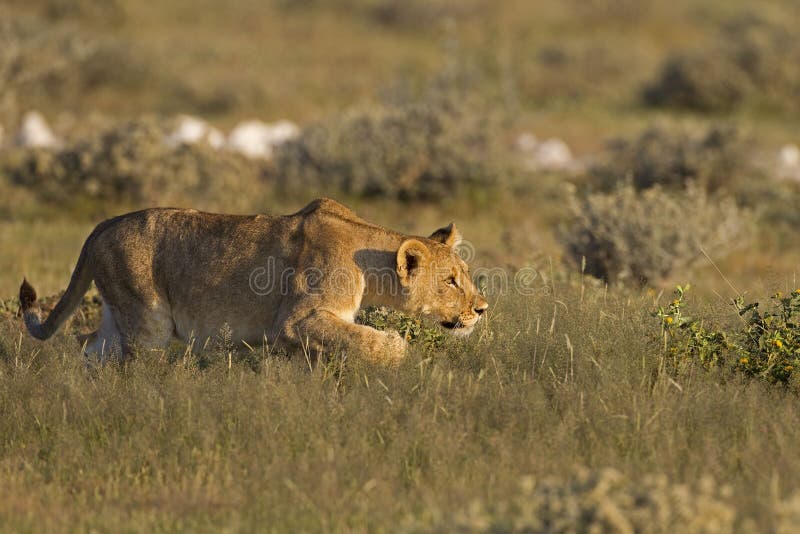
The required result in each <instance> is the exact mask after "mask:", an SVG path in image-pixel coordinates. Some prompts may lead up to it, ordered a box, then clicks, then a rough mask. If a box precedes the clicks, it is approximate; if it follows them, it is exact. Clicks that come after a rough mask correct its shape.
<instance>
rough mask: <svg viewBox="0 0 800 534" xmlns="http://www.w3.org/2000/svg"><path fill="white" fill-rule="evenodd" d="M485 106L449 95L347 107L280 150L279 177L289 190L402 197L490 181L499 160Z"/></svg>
mask: <svg viewBox="0 0 800 534" xmlns="http://www.w3.org/2000/svg"><path fill="white" fill-rule="evenodd" d="M485 110H486V108H483V107H481V106H476V105H473V104H472V101H470V100H469V99H464V98H461V97H453V96H452V95H450V94H437V95H434V96H431V97H428V98H426V99H423V100H411V101H409V100H405V101H401V102H396V103H391V104H383V105H377V106H372V107H361V108H355V109H351V110H349V111H346V112H344V113H342V114H341V115H337V116H334V117H332V118H329V119H327V120H324V121H322V122H318V123H316V124H313V125H311V126H309V127H307V128H305V129H304V130H303V132H302V133H301V135H300V136H299V138H297V139H296V140H294V141H291V142H289V143H286V144H284V145H282V146H281V147H280V148H278V149H277V151H276V156H275V171H276V177H277V180H278V181H279V183H281V184H282V185H283V187H284V188H287V189H301V190H307V189H308V188H312V189H322V190H330V189H331V188H333V189H334V190H337V191H341V192H344V193H347V194H354V195H363V196H389V197H394V198H399V199H404V200H410V199H427V200H431V199H440V198H444V197H446V196H450V195H453V194H455V193H457V192H459V191H460V190H462V189H463V188H464V187H465V186H488V185H491V184H493V183H496V182H497V181H498V179H499V177H500V175H501V174H502V171H501V162H502V161H503V160H504V158H502V154H501V150H502V148H501V147H500V145H499V141H498V140H497V137H498V136H497V135H495V131H496V128H495V126H496V121H495V119H494V118H493V117H492V115H491V114H490V113H488V112H486V111H485Z"/></svg>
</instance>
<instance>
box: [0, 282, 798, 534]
mask: <svg viewBox="0 0 800 534" xmlns="http://www.w3.org/2000/svg"><path fill="white" fill-rule="evenodd" d="M541 289H542V291H540V292H539V293H538V294H537V295H534V296H531V297H521V296H505V297H500V298H496V299H494V302H493V305H494V309H493V311H492V314H491V315H489V316H488V320H487V322H486V323H485V324H484V325H483V326H481V328H479V329H478V330H477V331H476V332H475V334H474V335H473V336H472V338H470V339H469V340H468V341H465V342H461V341H455V340H450V341H448V342H447V343H446V345H445V346H444V347H443V348H442V349H440V350H436V351H433V352H424V351H422V350H421V349H419V348H417V349H416V350H415V351H414V352H413V353H412V354H411V355H410V356H409V358H408V359H407V361H406V362H405V363H403V364H402V365H401V366H400V368H399V369H397V370H387V369H381V368H376V367H372V366H369V365H366V364H364V363H363V362H357V361H352V360H345V361H342V360H341V358H338V357H336V356H334V357H332V359H331V360H330V361H329V362H328V363H327V364H323V365H320V366H318V367H316V368H315V369H314V370H313V371H309V370H308V369H307V368H306V366H305V363H304V362H299V361H292V360H286V359H282V358H278V357H275V356H269V355H268V354H266V353H265V352H263V349H256V353H254V354H251V355H247V357H246V358H245V357H242V356H241V355H239V356H236V355H234V356H233V357H231V358H230V359H228V357H227V355H226V354H223V353H219V354H216V353H215V354H212V356H211V357H210V365H209V366H207V367H206V368H204V369H201V368H200V367H199V366H198V361H197V358H196V357H195V356H191V355H187V354H185V353H184V352H183V351H182V349H181V348H180V347H175V348H173V350H171V351H170V352H166V353H162V352H155V353H148V354H140V355H139V356H138V358H137V359H136V360H133V361H130V362H128V363H126V364H125V365H119V364H109V365H106V366H102V367H92V368H91V369H87V368H85V366H84V364H83V362H82V360H81V358H80V357H79V356H78V352H79V351H78V348H77V346H76V344H75V342H74V341H72V340H71V339H69V337H68V336H66V335H65V334H59V335H57V337H56V338H55V339H54V340H52V341H50V342H47V343H44V344H42V343H38V342H35V341H32V340H31V339H30V338H28V337H26V336H24V335H23V336H21V335H20V326H19V323H18V321H17V320H14V319H13V318H6V319H5V320H4V322H3V323H2V326H0V328H2V336H0V406H2V412H3V416H2V417H1V418H0V436H2V437H1V438H0V477H2V479H3V484H2V485H0V526H2V527H3V528H4V530H28V529H36V530H40V529H50V528H54V529H56V530H72V529H80V530H118V529H124V530H130V531H151V530H153V529H155V530H174V529H191V530H215V529H218V528H222V527H225V528H229V529H234V530H253V529H264V528H267V529H268V530H273V531H297V530H298V529H299V530H304V531H309V530H312V531H320V530H322V531H353V530H355V531H367V530H369V531H396V530H398V529H405V530H438V529H442V528H445V529H449V527H452V526H453V525H454V524H455V523H456V522H460V523H462V524H466V525H467V526H471V528H478V527H479V526H480V522H476V523H474V524H471V523H470V521H478V519H475V518H474V517H473V518H472V519H465V517H467V516H469V513H468V512H469V510H470V505H471V503H474V502H477V503H480V505H481V506H482V507H483V509H485V510H487V511H486V512H485V517H484V518H483V520H488V521H489V522H490V523H492V522H494V523H497V524H500V525H502V524H506V523H507V522H508V521H510V520H511V519H513V517H514V513H515V512H514V511H513V510H514V509H513V508H511V509H509V508H508V507H507V503H509V502H518V501H519V500H522V501H524V500H525V499H524V494H522V493H520V492H521V491H522V490H521V489H520V483H521V481H522V482H524V480H526V479H524V477H525V476H532V477H534V480H536V481H541V480H544V479H545V477H548V476H552V477H555V478H556V480H560V481H565V480H567V479H568V478H569V477H570V476H571V475H572V474H574V473H575V472H576V469H577V468H578V467H585V468H588V469H589V470H591V471H594V472H599V471H600V470H602V469H605V468H614V469H616V470H618V471H620V472H622V473H625V475H626V477H628V480H629V482H628V484H630V485H629V486H626V487H628V490H629V491H634V492H635V491H637V490H636V489H635V488H637V487H638V484H640V483H641V481H643V480H645V479H646V478H647V477H648V476H649V475H651V474H659V475H662V476H665V477H666V480H667V481H668V484H669V486H670V487H678V486H677V485H680V484H687V485H688V487H690V488H695V487H697V484H698V483H699V481H700V479H701V478H702V477H703V476H708V477H711V478H712V479H713V480H715V481H716V483H717V484H718V485H719V486H726V487H728V488H729V490H730V494H728V493H727V492H726V491H723V490H720V493H719V495H716V498H717V499H719V501H720V503H721V506H723V508H724V510H727V511H728V512H731V511H732V512H734V513H735V516H736V525H737V527H738V529H741V528H744V527H747V526H748V525H750V527H753V526H755V527H757V529H758V530H760V531H764V530H768V529H770V528H774V527H775V526H776V522H777V521H778V517H777V516H776V515H775V507H776V506H777V505H779V504H780V501H781V499H784V498H785V497H786V496H789V495H791V494H792V493H793V492H794V491H796V490H798V489H800V484H798V482H797V481H798V480H800V460H798V459H797V455H796V454H794V448H795V447H794V444H795V443H797V440H798V439H800V435H798V432H800V431H799V430H798V428H800V420H798V417H799V416H798V413H800V401H798V398H797V396H796V394H795V393H792V392H789V391H787V390H785V389H783V388H781V387H769V386H767V385H765V384H763V383H761V382H759V381H752V382H750V381H747V380H744V379H742V378H741V377H738V376H735V375H731V376H726V375H722V374H717V373H713V372H712V373H709V372H705V371H703V370H702V369H701V368H700V367H697V368H694V369H691V370H689V371H687V372H686V373H685V374H681V375H674V374H670V373H668V372H666V371H664V365H663V364H664V352H663V345H662V341H661V339H660V325H659V321H658V320H657V319H655V318H652V317H650V316H649V312H650V311H651V310H652V309H653V307H654V301H653V298H652V297H648V296H645V295H642V296H639V295H637V294H630V295H615V294H613V293H612V294H608V293H607V292H605V291H603V290H599V289H597V290H595V289H591V288H584V289H581V288H580V287H579V286H570V285H564V284H562V285H556V286H555V287H550V288H548V291H544V289H545V288H541ZM548 293H549V294H548ZM245 360H247V361H248V362H252V361H258V363H259V365H258V366H257V367H258V368H259V370H258V371H253V370H252V366H251V363H246V362H245ZM598 491H600V490H598ZM571 492H572V493H570V491H567V492H566V494H565V496H564V497H563V499H567V498H569V497H570V496H577V497H580V498H583V499H584V500H585V502H583V505H584V506H588V507H589V508H590V509H596V508H597V506H599V504H597V503H595V505H592V502H593V501H591V499H590V498H589V497H586V496H585V495H584V496H582V497H581V495H580V492H581V490H580V487H579V486H578V489H573V490H571ZM587 499H588V500H587ZM609 499H611V500H610V501H609V502H611V503H614V502H615V501H614V499H613V498H609ZM565 502H566V501H565ZM504 503H506V504H504ZM615 504H616V505H618V506H624V502H622V501H620V502H615ZM503 506H506V508H503ZM593 506H594V508H592V507H593ZM503 510H505V512H503ZM595 511H596V510H595ZM555 515H558V514H555ZM469 517H472V516H469ZM482 517H483V516H482ZM693 517H694V519H695V521H697V522H698V523H699V524H701V525H702V524H704V523H703V522H704V521H706V519H703V517H704V516H703V513H702V511H698V512H697V514H696V516H693ZM487 518H488V519H487ZM465 521H466V523H464V522H465ZM670 522H674V523H670ZM575 524H580V523H575ZM680 525H685V524H683V523H680V518H679V514H678V513H677V512H676V511H675V510H672V512H670V513H668V514H667V517H665V518H662V522H661V523H659V524H655V525H651V527H652V528H654V529H655V531H663V532H669V531H670V530H671V529H672V528H678V526H680ZM401 527H402V528H401ZM479 530H480V529H479Z"/></svg>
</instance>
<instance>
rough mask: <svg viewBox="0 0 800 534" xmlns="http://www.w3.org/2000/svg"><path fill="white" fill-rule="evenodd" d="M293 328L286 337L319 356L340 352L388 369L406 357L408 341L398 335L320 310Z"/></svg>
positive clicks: (291, 326)
mask: <svg viewBox="0 0 800 534" xmlns="http://www.w3.org/2000/svg"><path fill="white" fill-rule="evenodd" d="M289 324H290V326H287V328H286V330H287V331H285V332H284V336H285V337H286V338H287V339H288V340H289V341H291V342H293V343H294V344H299V345H301V346H302V347H303V348H304V349H305V350H310V351H312V352H313V353H314V355H315V356H319V355H320V354H322V353H324V352H325V351H328V352H330V351H331V350H335V349H336V348H340V349H344V350H346V351H352V352H355V353H358V354H359V356H361V357H363V358H365V359H367V360H369V361H373V362H377V363H381V364H384V365H397V364H398V363H399V362H400V361H401V360H402V359H403V357H404V356H405V352H406V341H405V340H404V339H403V338H402V336H400V334H398V333H397V332H394V331H391V332H381V331H380V330H375V329H374V328H370V327H369V326H364V325H358V324H354V323H351V322H348V321H346V320H344V319H342V318H341V317H339V316H338V315H336V314H334V313H332V312H329V311H327V310H316V311H314V312H312V313H311V314H310V315H308V316H306V317H305V318H303V319H302V320H299V321H297V322H290V323H289Z"/></svg>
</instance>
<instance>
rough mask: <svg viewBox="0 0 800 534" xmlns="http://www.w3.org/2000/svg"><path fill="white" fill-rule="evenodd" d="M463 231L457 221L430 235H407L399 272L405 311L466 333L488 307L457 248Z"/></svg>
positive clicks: (449, 328)
mask: <svg viewBox="0 0 800 534" xmlns="http://www.w3.org/2000/svg"><path fill="white" fill-rule="evenodd" d="M460 242H461V234H460V233H459V232H458V230H457V229H456V227H455V225H454V224H452V223H451V224H450V225H448V226H447V227H445V228H440V229H439V230H436V231H435V232H434V233H433V234H431V235H430V237H428V238H427V239H416V238H411V239H406V240H405V241H404V242H403V243H402V244H401V245H400V248H398V250H397V275H398V277H399V279H400V284H401V286H402V290H403V296H404V299H403V300H404V304H405V306H404V308H405V310H404V311H406V312H409V313H416V314H421V315H423V316H427V317H430V318H432V319H433V320H435V321H437V322H438V323H439V324H440V325H442V326H443V327H445V328H447V329H448V330H450V331H451V332H452V333H453V334H455V335H459V336H467V335H469V334H470V333H471V332H472V329H473V328H474V327H475V324H476V323H477V322H478V321H479V320H480V318H481V315H482V314H483V312H485V311H486V309H487V308H488V307H489V304H488V303H487V302H486V299H484V298H483V297H482V296H481V295H480V293H479V292H478V289H477V288H476V287H475V284H473V283H472V279H471V278H470V275H469V267H467V264H466V263H465V262H464V260H462V259H461V257H460V256H459V255H458V253H457V252H456V247H457V246H458V245H459V243H460Z"/></svg>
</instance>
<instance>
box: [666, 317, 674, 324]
mask: <svg viewBox="0 0 800 534" xmlns="http://www.w3.org/2000/svg"><path fill="white" fill-rule="evenodd" d="M672 321H674V319H673V318H672V317H669V316H667V317H664V322H665V323H667V324H672Z"/></svg>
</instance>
